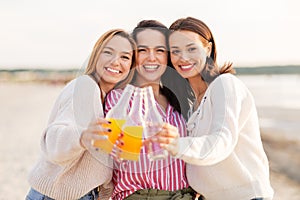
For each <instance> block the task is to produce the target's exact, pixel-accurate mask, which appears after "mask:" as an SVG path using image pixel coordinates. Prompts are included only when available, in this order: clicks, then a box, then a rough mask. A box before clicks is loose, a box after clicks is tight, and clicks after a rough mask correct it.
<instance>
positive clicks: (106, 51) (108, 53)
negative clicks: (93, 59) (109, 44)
mask: <svg viewBox="0 0 300 200" xmlns="http://www.w3.org/2000/svg"><path fill="white" fill-rule="evenodd" d="M102 53H104V54H107V55H112V52H111V51H108V50H104V51H103V52H102Z"/></svg>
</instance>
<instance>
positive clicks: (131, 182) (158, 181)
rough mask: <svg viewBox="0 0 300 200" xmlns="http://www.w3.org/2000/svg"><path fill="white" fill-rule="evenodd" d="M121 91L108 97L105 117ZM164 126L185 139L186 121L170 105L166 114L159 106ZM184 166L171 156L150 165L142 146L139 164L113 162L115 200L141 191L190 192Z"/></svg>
mask: <svg viewBox="0 0 300 200" xmlns="http://www.w3.org/2000/svg"><path fill="white" fill-rule="evenodd" d="M121 94H122V90H119V89H118V90H112V91H111V92H110V93H109V94H108V95H107V96H106V104H105V113H107V112H108V111H109V110H110V109H111V108H112V107H113V106H114V105H115V104H116V103H117V101H118V99H120V97H121ZM156 105H157V109H158V111H159V113H160V114H161V116H162V118H163V120H164V122H168V123H169V124H172V125H173V126H176V127H177V128H178V131H179V133H180V136H181V137H183V136H186V124H185V120H184V118H183V117H182V116H181V115H180V114H179V113H178V112H177V111H175V110H174V108H173V107H172V106H171V105H170V104H168V106H167V109H166V111H165V110H164V109H162V108H161V106H160V105H159V104H158V103H157V102H156ZM185 170H186V168H185V163H184V162H183V161H182V160H180V159H175V158H172V157H171V156H168V158H167V159H163V160H156V161H150V160H149V158H148V157H147V153H146V149H145V147H144V146H143V147H142V149H141V153H140V158H139V160H138V161H129V160H124V161H122V162H118V161H114V170H113V183H114V192H113V194H112V199H113V200H114V199H124V198H126V197H127V196H129V195H130V194H132V193H134V192H135V191H137V190H140V189H149V188H152V189H159V190H169V191H176V190H180V189H183V188H187V187H188V186H189V185H188V182H187V178H186V174H185Z"/></svg>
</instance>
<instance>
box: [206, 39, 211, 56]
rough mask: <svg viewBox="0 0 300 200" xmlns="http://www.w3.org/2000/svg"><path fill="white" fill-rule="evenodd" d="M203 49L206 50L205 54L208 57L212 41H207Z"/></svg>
mask: <svg viewBox="0 0 300 200" xmlns="http://www.w3.org/2000/svg"><path fill="white" fill-rule="evenodd" d="M205 50H206V56H207V57H210V54H211V50H212V43H211V42H209V43H208V44H207V45H206V47H205Z"/></svg>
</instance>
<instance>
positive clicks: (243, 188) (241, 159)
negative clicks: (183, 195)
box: [177, 74, 274, 200]
mask: <svg viewBox="0 0 300 200" xmlns="http://www.w3.org/2000/svg"><path fill="white" fill-rule="evenodd" d="M187 126H188V131H189V137H185V138H180V140H179V149H180V150H179V153H178V155H177V157H179V158H181V159H183V160H184V161H185V162H186V163H187V178H188V181H189V184H190V186H191V187H193V188H194V189H195V190H196V191H197V192H199V193H201V194H203V195H204V197H205V198H206V199H207V200H224V199H225V200H226V199H238V200H250V199H252V198H255V197H264V198H270V199H272V198H273V193H274V192H273V189H272V187H271V185H270V180H269V164H268V159H267V156H266V154H265V152H264V149H263V145H262V141H261V137H260V130H259V124H258V116H257V111H256V107H255V103H254V99H253V97H252V95H251V93H250V92H249V90H248V89H247V88H246V87H245V85H244V84H243V83H242V82H241V81H240V80H239V79H238V78H236V77H235V76H233V75H231V74H224V75H220V76H219V77H218V78H216V79H215V80H214V81H213V82H212V83H211V84H210V85H209V87H208V89H207V91H206V93H205V95H204V97H203V99H202V101H201V103H200V105H199V107H198V109H197V110H196V111H195V112H194V113H193V114H192V115H191V117H190V118H189V121H188V123H187Z"/></svg>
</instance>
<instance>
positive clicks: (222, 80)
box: [210, 73, 243, 88]
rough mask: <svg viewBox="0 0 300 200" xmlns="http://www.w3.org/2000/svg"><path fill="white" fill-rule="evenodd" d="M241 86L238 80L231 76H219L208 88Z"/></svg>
mask: <svg viewBox="0 0 300 200" xmlns="http://www.w3.org/2000/svg"><path fill="white" fill-rule="evenodd" d="M241 84H243V83H242V82H241V80H239V79H238V78H237V77H236V76H235V75H233V74H229V73H226V74H221V75H219V76H218V77H217V78H216V79H215V80H214V81H213V82H212V83H211V84H210V88H234V87H236V86H237V85H241Z"/></svg>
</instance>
